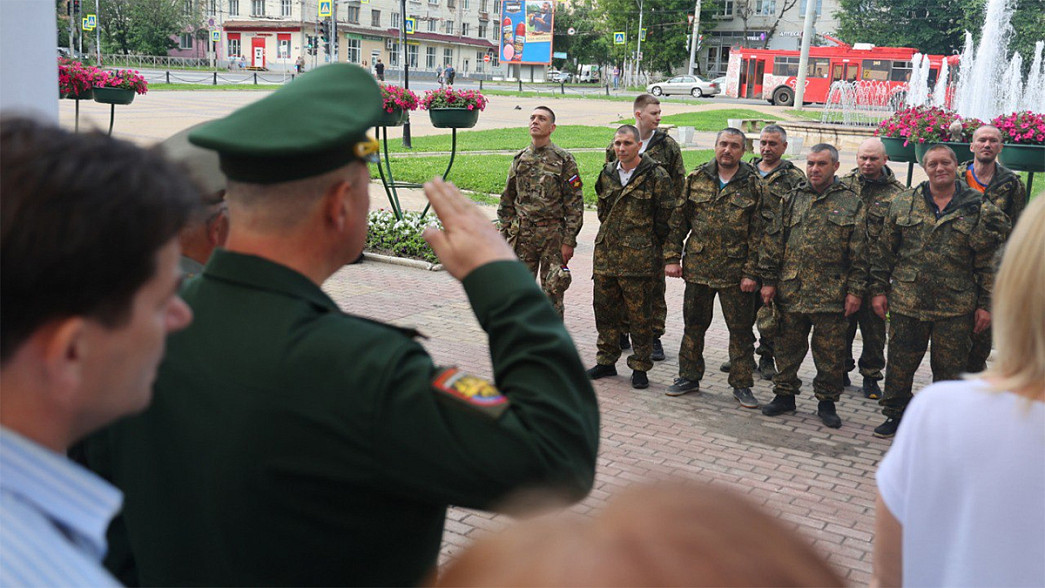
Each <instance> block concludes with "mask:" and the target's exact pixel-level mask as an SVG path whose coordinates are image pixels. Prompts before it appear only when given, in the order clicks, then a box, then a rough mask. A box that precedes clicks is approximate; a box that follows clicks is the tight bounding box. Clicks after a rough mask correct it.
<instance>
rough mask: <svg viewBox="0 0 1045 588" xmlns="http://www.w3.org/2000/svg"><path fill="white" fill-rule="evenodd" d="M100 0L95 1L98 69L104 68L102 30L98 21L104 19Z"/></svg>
mask: <svg viewBox="0 0 1045 588" xmlns="http://www.w3.org/2000/svg"><path fill="white" fill-rule="evenodd" d="M98 2H99V0H94V14H95V15H96V16H95V17H94V18H95V19H96V20H95V22H94V43H95V46H94V48H95V49H97V51H98V67H101V66H102V28H101V27H100V26H98V20H97V19H100V18H101V17H102V11H101V8H100V7H99V4H98Z"/></svg>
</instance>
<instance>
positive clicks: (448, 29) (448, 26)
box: [443, 20, 454, 35]
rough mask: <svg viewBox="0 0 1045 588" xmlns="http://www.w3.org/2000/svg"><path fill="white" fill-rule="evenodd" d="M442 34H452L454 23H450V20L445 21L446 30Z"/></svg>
mask: <svg viewBox="0 0 1045 588" xmlns="http://www.w3.org/2000/svg"><path fill="white" fill-rule="evenodd" d="M443 32H444V33H446V34H448V35H452V34H454V21H452V20H448V21H446V28H445V29H444V30H443Z"/></svg>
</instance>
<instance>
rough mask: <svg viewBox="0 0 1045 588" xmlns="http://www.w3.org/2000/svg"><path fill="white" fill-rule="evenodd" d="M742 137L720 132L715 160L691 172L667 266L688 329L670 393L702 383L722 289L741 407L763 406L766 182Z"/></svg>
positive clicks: (732, 383)
mask: <svg viewBox="0 0 1045 588" xmlns="http://www.w3.org/2000/svg"><path fill="white" fill-rule="evenodd" d="M745 142H746V139H745V137H744V133H742V132H740V131H739V130H737V129H734V128H727V129H725V130H722V131H720V132H719V133H718V137H717V138H716V139H715V158H714V159H713V160H711V161H709V162H708V163H706V164H704V165H703V166H701V167H699V168H697V169H696V170H694V171H693V172H692V173H690V174H689V176H688V177H687V178H686V187H685V188H684V189H683V192H682V205H681V206H679V207H678V208H676V209H675V214H673V215H672V216H671V232H670V233H669V235H668V240H667V242H666V243H665V245H664V263H665V266H664V271H665V273H666V274H667V275H668V276H670V277H674V278H684V279H685V281H686V294H685V298H684V302H683V307H682V313H683V317H684V320H685V325H686V330H685V334H684V335H683V337H682V346H681V348H680V349H679V377H678V378H676V379H675V382H674V384H672V385H671V387H670V388H668V391H667V394H668V396H681V395H683V394H686V393H687V392H691V391H696V390H698V389H699V387H700V380H701V378H703V377H704V334H705V332H706V331H707V329H708V327H709V326H710V325H711V317H712V314H713V311H714V306H715V296H716V294H717V295H718V299H719V303H720V304H721V305H722V315H723V317H724V318H725V320H726V326H727V327H728V328H729V359H730V365H731V369H730V372H729V385H730V386H732V387H733V396H734V397H735V398H736V399H737V401H738V402H740V405H741V406H743V407H745V408H758V400H756V399H755V396H754V394H752V393H751V387H752V386H753V385H754V380H753V378H752V375H751V374H752V372H753V371H754V368H755V360H754V351H755V336H754V334H753V333H752V327H753V326H754V322H755V302H754V301H753V300H752V299H757V297H758V295H757V294H756V291H757V290H758V281H757V280H758V271H757V270H758V250H759V245H760V240H761V237H762V202H763V200H764V192H765V184H763V182H762V180H761V179H760V177H759V174H758V173H757V172H756V171H755V168H754V167H753V166H752V165H751V164H749V163H744V162H742V161H741V160H740V158H741V157H742V156H743V154H744V144H745ZM687 237H688V238H687ZM683 241H685V248H683ZM683 251H685V252H686V256H685V258H682V252H683ZM680 260H682V262H683V263H684V266H683V265H680Z"/></svg>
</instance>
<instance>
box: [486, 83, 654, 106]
mask: <svg viewBox="0 0 1045 588" xmlns="http://www.w3.org/2000/svg"><path fill="white" fill-rule="evenodd" d="M482 92H483V95H484V96H509V97H515V98H548V99H551V100H561V99H563V98H570V99H577V98H581V99H584V100H609V101H611V102H632V101H634V100H635V97H634V96H614V95H610V96H606V95H605V94H594V93H593V94H576V93H572V92H567V93H566V94H560V93H559V86H550V87H549V88H548V91H547V92H535V91H529V90H527V91H523V92H519V91H517V90H495V89H493V88H483V91H482Z"/></svg>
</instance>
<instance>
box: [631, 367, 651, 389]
mask: <svg viewBox="0 0 1045 588" xmlns="http://www.w3.org/2000/svg"><path fill="white" fill-rule="evenodd" d="M631 387H632V388H635V389H636V390H643V389H645V388H649V378H647V377H646V372H642V371H639V370H635V371H633V372H631Z"/></svg>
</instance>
